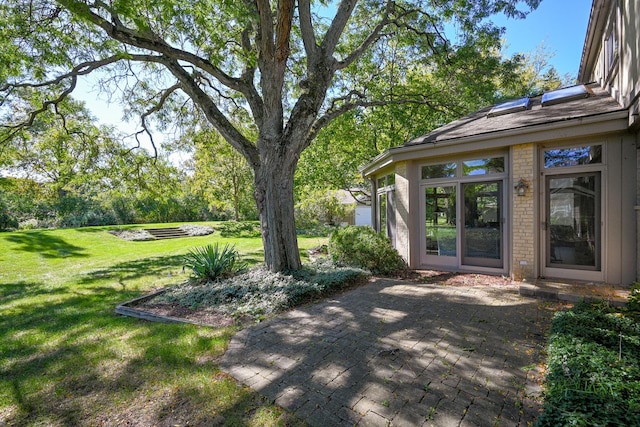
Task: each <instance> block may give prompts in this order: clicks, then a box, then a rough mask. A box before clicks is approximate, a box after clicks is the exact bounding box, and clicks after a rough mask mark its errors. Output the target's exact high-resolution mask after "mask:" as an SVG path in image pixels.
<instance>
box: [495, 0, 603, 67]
mask: <svg viewBox="0 0 640 427" xmlns="http://www.w3.org/2000/svg"><path fill="white" fill-rule="evenodd" d="M591 3H592V1H591V0H542V2H541V3H540V6H538V8H537V9H536V10H534V11H533V12H531V13H530V14H529V15H528V16H527V17H526V18H525V19H523V20H515V19H506V18H505V17H497V18H496V19H495V20H494V22H495V23H496V24H498V25H500V26H504V27H506V29H507V31H506V35H505V42H506V44H507V49H506V52H507V54H509V56H511V55H512V54H514V53H527V52H533V51H535V50H536V48H537V47H538V46H540V44H541V43H544V44H545V46H546V47H547V49H548V51H549V52H550V53H553V54H554V56H553V58H551V59H550V61H549V62H550V64H551V65H553V66H554V67H555V68H556V70H557V71H558V73H559V74H560V75H561V76H564V75H565V74H567V73H568V74H571V75H572V76H574V77H577V75H578V69H579V68H580V58H581V56H582V47H583V46H584V39H585V36H586V34H587V24H588V21H589V13H590V12H591Z"/></svg>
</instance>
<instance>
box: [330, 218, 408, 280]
mask: <svg viewBox="0 0 640 427" xmlns="http://www.w3.org/2000/svg"><path fill="white" fill-rule="evenodd" d="M329 254H330V255H331V258H332V259H333V261H334V262H335V263H336V264H339V265H340V264H341V265H350V266H353V267H358V268H363V269H365V270H369V271H371V272H372V273H373V274H382V275H393V274H398V273H400V272H401V271H403V270H406V269H407V265H406V263H405V261H404V260H403V259H402V257H401V256H400V254H398V252H397V251H396V250H395V249H394V248H393V247H392V246H391V242H389V239H387V238H386V237H385V236H383V235H382V234H379V233H376V232H375V230H373V229H372V228H370V227H360V226H347V227H343V228H339V229H337V230H336V231H334V232H333V234H332V235H331V238H330V239H329Z"/></svg>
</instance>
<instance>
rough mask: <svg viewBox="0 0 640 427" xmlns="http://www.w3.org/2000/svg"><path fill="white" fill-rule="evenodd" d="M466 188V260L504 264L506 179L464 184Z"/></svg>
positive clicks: (464, 231) (463, 231)
mask: <svg viewBox="0 0 640 427" xmlns="http://www.w3.org/2000/svg"><path fill="white" fill-rule="evenodd" d="M462 192H463V194H464V209H463V216H464V218H463V221H464V229H463V230H462V264H464V265H473V266H480V267H496V268H502V266H503V248H502V234H503V227H502V181H491V182H480V183H468V184H462Z"/></svg>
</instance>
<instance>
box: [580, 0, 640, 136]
mask: <svg viewBox="0 0 640 427" xmlns="http://www.w3.org/2000/svg"><path fill="white" fill-rule="evenodd" d="M594 8H595V9H596V10H600V13H599V14H598V15H597V16H592V18H591V19H592V20H595V22H592V23H590V24H591V25H593V27H594V28H598V29H599V31H598V32H597V33H595V34H596V35H594V36H593V39H592V40H590V39H589V38H588V39H587V43H590V44H591V46H589V50H593V51H594V52H597V53H596V54H595V56H594V58H595V60H594V61H592V62H589V61H588V59H589V57H590V56H589V54H588V52H585V54H586V57H585V58H583V60H585V59H586V60H587V62H586V63H585V65H586V68H585V69H584V70H581V75H580V79H581V80H582V81H583V82H585V83H586V82H589V81H597V82H598V83H600V85H601V86H602V87H604V88H606V89H607V90H608V91H609V92H610V93H611V95H612V96H613V97H614V98H615V99H616V100H617V101H618V103H619V104H620V105H622V106H623V107H625V108H629V125H630V126H640V120H639V118H638V113H639V111H640V0H595V1H594ZM594 31H595V30H594ZM611 40H612V41H611Z"/></svg>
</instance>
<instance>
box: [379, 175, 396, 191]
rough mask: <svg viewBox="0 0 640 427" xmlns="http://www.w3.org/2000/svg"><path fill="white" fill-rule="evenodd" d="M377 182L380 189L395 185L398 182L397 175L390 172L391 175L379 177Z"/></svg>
mask: <svg viewBox="0 0 640 427" xmlns="http://www.w3.org/2000/svg"><path fill="white" fill-rule="evenodd" d="M376 182H377V184H378V188H379V189H380V188H384V187H387V186H391V185H394V184H395V183H396V175H395V174H393V173H390V174H389V175H385V176H383V177H381V178H378V181H376Z"/></svg>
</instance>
